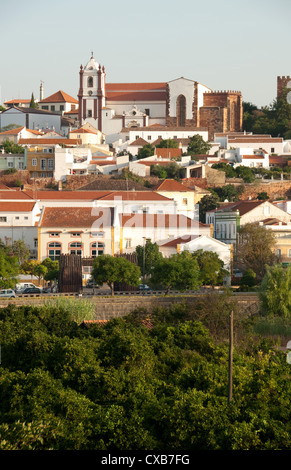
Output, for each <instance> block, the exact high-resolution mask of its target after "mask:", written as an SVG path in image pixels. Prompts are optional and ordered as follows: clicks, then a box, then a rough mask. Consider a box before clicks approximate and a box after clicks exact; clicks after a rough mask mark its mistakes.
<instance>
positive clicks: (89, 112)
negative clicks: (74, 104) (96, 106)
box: [88, 109, 92, 117]
mask: <svg viewBox="0 0 291 470" xmlns="http://www.w3.org/2000/svg"><path fill="white" fill-rule="evenodd" d="M88 117H92V109H88Z"/></svg>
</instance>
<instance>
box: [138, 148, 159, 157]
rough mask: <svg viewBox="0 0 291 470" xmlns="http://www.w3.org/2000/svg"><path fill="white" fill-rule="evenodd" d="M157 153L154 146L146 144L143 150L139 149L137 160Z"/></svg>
mask: <svg viewBox="0 0 291 470" xmlns="http://www.w3.org/2000/svg"><path fill="white" fill-rule="evenodd" d="M154 153H155V147H154V146H153V145H152V144H145V145H144V146H143V147H142V148H139V149H138V152H137V158H138V159H140V158H147V157H151V156H152V155H154Z"/></svg>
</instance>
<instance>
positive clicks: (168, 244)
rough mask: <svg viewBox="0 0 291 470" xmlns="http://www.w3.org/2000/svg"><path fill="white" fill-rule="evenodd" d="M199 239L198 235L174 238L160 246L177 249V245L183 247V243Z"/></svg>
mask: <svg viewBox="0 0 291 470" xmlns="http://www.w3.org/2000/svg"><path fill="white" fill-rule="evenodd" d="M195 238H199V235H185V236H184V237H179V238H174V239H173V240H170V241H168V242H166V243H163V244H162V245H161V246H165V247H168V248H172V247H173V248H177V245H183V243H189V242H190V241H191V240H194V239H195Z"/></svg>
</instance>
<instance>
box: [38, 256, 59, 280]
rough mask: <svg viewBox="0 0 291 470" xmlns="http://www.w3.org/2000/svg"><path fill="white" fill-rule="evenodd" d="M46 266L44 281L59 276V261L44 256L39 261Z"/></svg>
mask: <svg viewBox="0 0 291 470" xmlns="http://www.w3.org/2000/svg"><path fill="white" fill-rule="evenodd" d="M41 264H42V265H43V266H45V267H46V268H47V272H46V273H45V275H44V279H45V280H46V281H53V280H54V279H58V277H59V262H58V260H55V261H53V260H52V259H50V258H46V259H44V260H43V261H42V263H41Z"/></svg>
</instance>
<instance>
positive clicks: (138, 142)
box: [129, 137, 148, 147]
mask: <svg viewBox="0 0 291 470" xmlns="http://www.w3.org/2000/svg"><path fill="white" fill-rule="evenodd" d="M146 144H148V141H147V140H144V139H142V138H141V137H139V138H138V139H136V140H134V141H133V142H131V144H129V147H130V146H132V147H136V146H141V147H143V146H144V145H146Z"/></svg>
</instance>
